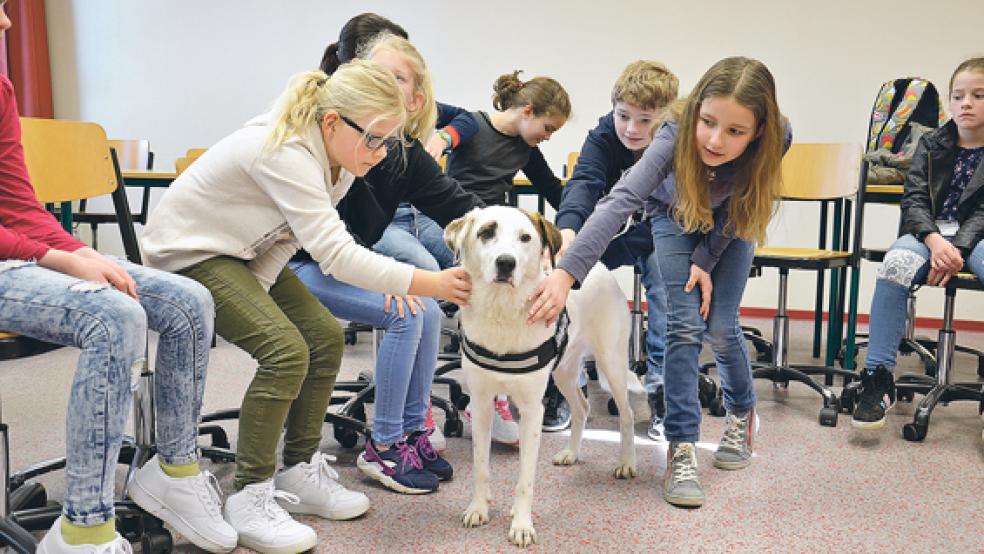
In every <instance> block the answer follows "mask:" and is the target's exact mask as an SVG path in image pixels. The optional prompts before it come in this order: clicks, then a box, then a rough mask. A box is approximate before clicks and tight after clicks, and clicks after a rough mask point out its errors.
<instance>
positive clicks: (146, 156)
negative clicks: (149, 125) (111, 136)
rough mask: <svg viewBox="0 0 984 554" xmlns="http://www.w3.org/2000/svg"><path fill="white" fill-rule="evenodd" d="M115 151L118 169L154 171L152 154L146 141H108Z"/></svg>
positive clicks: (148, 142)
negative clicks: (118, 164) (118, 163)
mask: <svg viewBox="0 0 984 554" xmlns="http://www.w3.org/2000/svg"><path fill="white" fill-rule="evenodd" d="M109 145H110V146H112V147H113V148H115V149H116V158H117V159H118V160H119V162H120V169H154V154H153V153H152V152H151V151H150V141H149V140H147V139H125V140H110V141H109Z"/></svg>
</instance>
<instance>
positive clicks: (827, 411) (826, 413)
mask: <svg viewBox="0 0 984 554" xmlns="http://www.w3.org/2000/svg"><path fill="white" fill-rule="evenodd" d="M820 425H823V426H824V427H837V408H823V409H822V410H820Z"/></svg>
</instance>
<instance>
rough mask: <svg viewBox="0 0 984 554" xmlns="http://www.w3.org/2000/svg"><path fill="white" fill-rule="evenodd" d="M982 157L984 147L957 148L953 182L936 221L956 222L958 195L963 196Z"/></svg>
mask: <svg viewBox="0 0 984 554" xmlns="http://www.w3.org/2000/svg"><path fill="white" fill-rule="evenodd" d="M982 156H984V146H980V147H977V148H957V160H956V162H955V163H954V164H953V180H952V181H950V190H949V192H947V195H946V200H944V201H943V209H941V210H940V215H939V217H938V218H937V219H940V220H942V221H956V220H957V205H958V204H959V203H960V195H962V194H963V191H964V189H966V188H967V184H968V183H970V179H971V178H972V177H973V176H974V172H975V171H977V167H978V166H980V165H981V157H982Z"/></svg>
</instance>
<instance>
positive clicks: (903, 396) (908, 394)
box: [896, 389, 916, 402]
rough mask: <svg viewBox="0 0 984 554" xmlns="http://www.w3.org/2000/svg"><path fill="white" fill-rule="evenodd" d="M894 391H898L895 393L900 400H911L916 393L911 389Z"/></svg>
mask: <svg viewBox="0 0 984 554" xmlns="http://www.w3.org/2000/svg"><path fill="white" fill-rule="evenodd" d="M896 391H898V392H896V394H897V395H898V399H899V400H901V401H902V402H912V399H913V398H915V397H916V394H915V393H914V392H912V391H911V390H899V389H896Z"/></svg>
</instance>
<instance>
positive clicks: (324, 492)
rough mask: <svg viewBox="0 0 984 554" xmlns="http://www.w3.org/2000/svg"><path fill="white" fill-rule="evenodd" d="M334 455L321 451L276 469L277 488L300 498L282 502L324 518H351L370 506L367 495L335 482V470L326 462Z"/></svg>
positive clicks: (295, 510)
mask: <svg viewBox="0 0 984 554" xmlns="http://www.w3.org/2000/svg"><path fill="white" fill-rule="evenodd" d="M334 461H335V457H334V456H330V455H328V454H323V453H321V452H315V453H314V455H313V456H311V462H310V463H300V464H297V465H295V466H294V467H292V468H290V469H288V470H286V471H281V472H280V473H277V475H276V477H274V478H273V484H274V486H275V487H276V488H277V490H281V491H284V492H288V493H290V494H293V495H295V496H297V497H298V498H299V499H300V502H298V503H296V504H293V503H290V502H281V503H280V505H281V506H282V507H283V508H284V509H285V510H287V511H288V512H290V513H292V514H312V515H316V516H321V517H323V518H326V519H352V518H354V517H359V516H361V515H362V514H364V513H366V511H368V510H369V497H368V496H366V495H364V494H362V493H361V492H356V491H350V490H348V489H346V488H345V487H343V486H342V485H340V484H339V483H338V473H337V472H335V470H334V469H332V467H331V466H329V465H328V462H334Z"/></svg>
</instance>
